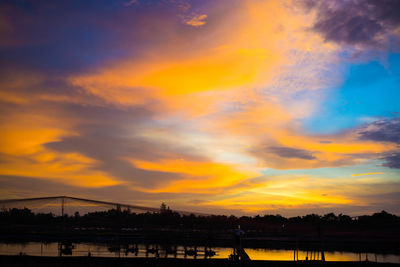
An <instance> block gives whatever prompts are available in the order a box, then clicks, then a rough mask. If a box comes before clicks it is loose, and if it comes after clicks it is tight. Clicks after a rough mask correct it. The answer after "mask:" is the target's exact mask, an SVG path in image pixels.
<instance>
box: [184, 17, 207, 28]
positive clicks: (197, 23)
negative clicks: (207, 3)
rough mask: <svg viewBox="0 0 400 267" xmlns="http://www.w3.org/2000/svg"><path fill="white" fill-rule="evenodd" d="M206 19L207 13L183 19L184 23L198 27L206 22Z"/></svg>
mask: <svg viewBox="0 0 400 267" xmlns="http://www.w3.org/2000/svg"><path fill="white" fill-rule="evenodd" d="M206 19H207V14H202V15H198V16H193V17H192V18H190V19H189V20H187V21H185V23H186V24H187V25H190V26H193V27H200V26H203V25H204V24H206Z"/></svg>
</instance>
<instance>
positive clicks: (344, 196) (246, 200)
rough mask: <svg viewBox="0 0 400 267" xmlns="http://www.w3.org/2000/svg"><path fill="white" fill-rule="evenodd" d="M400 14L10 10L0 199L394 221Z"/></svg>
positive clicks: (216, 5) (244, 3)
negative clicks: (60, 198) (63, 198)
mask: <svg viewBox="0 0 400 267" xmlns="http://www.w3.org/2000/svg"><path fill="white" fill-rule="evenodd" d="M398 14H400V1H396V0H385V1H381V0H335V1H334V0H332V1H317V0H282V1H275V0H204V1H195V0H158V1H156V0H85V1H82V0H69V1H52V0H39V1H38V0H4V1H1V2H0V35H1V38H0V196H1V197H0V198H3V199H5V198H27V197H42V196H57V195H67V196H74V197H84V198H90V199H97V200H104V201H113V202H122V203H129V204H135V205H143V206H151V207H159V206H160V203H161V202H165V203H167V205H169V206H170V207H171V208H172V209H177V210H186V211H195V212H203V213H208V214H226V215H230V214H234V215H256V214H260V215H263V214H282V215H284V216H297V215H305V214H310V213H318V214H325V213H329V212H335V213H344V214H349V215H360V214H371V213H374V212H379V211H381V210H386V211H388V212H391V213H394V214H400V113H399V112H400V104H399V103H400V102H399V99H400V88H399V87H400V16H399V15H398Z"/></svg>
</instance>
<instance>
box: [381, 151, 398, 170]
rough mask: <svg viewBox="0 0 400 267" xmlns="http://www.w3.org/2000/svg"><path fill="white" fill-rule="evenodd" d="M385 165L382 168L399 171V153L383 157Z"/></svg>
mask: <svg viewBox="0 0 400 267" xmlns="http://www.w3.org/2000/svg"><path fill="white" fill-rule="evenodd" d="M383 158H384V159H385V161H386V163H384V164H383V166H386V167H389V168H392V169H400V152H394V153H387V154H385V155H384V156H383Z"/></svg>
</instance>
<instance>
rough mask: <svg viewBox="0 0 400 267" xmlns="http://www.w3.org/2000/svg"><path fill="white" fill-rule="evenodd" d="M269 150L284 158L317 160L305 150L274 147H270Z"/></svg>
mask: <svg viewBox="0 0 400 267" xmlns="http://www.w3.org/2000/svg"><path fill="white" fill-rule="evenodd" d="M268 150H269V151H271V152H272V153H274V154H276V155H278V156H279V157H282V158H299V159H306V160H311V159H315V157H314V156H313V155H312V153H311V152H310V151H308V150H304V149H297V148H291V147H284V146H273V147H269V148H268Z"/></svg>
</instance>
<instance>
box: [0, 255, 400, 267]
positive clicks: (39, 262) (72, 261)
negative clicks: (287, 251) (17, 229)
mask: <svg viewBox="0 0 400 267" xmlns="http://www.w3.org/2000/svg"><path fill="white" fill-rule="evenodd" d="M0 266H7V267H8V266H10V267H14V266H15V267H19V266H24V267H30V266H44V267H47V266H62V267H64V266H68V267H69V266H71V267H72V266H73V267H80V266H84V267H91V266H93V267H94V266H100V267H101V266H124V267H125V266H137V267H153V266H154V267H175V266H177V267H189V266H190V267H203V266H213V267H214V266H215V267H228V266H235V267H236V266H240V267H264V266H271V267H278V266H279V267H286V266H310V267H311V266H312V267H316V266H329V267H336V266H338V267H339V266H349V267H350V266H376V267H381V266H393V267H394V266H400V264H395V263H376V262H366V261H362V262H349V261H347V262H343V261H341V262H334V261H330V262H313V261H298V262H296V261H261V260H252V261H241V262H239V261H230V260H227V259H209V260H202V259H201V260H200V259H197V260H195V259H171V258H166V259H163V258H158V259H156V258H103V257H35V256H0Z"/></svg>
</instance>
